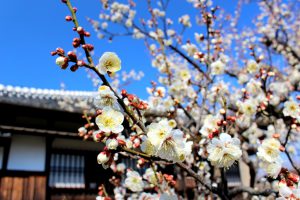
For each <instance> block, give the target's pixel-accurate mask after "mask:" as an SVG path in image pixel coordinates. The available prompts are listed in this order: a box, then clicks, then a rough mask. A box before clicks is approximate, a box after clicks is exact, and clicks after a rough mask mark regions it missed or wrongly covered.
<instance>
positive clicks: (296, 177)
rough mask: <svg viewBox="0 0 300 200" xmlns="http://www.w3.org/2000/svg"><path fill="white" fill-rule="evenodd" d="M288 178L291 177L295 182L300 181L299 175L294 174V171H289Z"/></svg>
mask: <svg viewBox="0 0 300 200" xmlns="http://www.w3.org/2000/svg"><path fill="white" fill-rule="evenodd" d="M288 179H290V180H291V181H293V182H294V183H298V182H299V176H298V175H297V174H294V173H289V174H288Z"/></svg>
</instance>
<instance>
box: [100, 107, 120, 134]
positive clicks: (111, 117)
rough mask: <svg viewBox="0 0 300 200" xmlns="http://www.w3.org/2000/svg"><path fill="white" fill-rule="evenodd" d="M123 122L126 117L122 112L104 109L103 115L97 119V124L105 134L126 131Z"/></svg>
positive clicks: (108, 108) (109, 108)
mask: <svg viewBox="0 0 300 200" xmlns="http://www.w3.org/2000/svg"><path fill="white" fill-rule="evenodd" d="M123 120H124V115H123V114H122V113H121V112H119V111H116V110H114V109H112V108H111V107H104V108H103V110H102V113H101V114H99V115H98V116H97V117H96V124H97V125H98V127H99V129H100V130H101V131H103V132H105V133H111V132H112V133H120V132H122V131H123V129H124V127H123V125H122V123H123Z"/></svg>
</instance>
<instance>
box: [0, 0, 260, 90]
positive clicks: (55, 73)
mask: <svg viewBox="0 0 300 200" xmlns="http://www.w3.org/2000/svg"><path fill="white" fill-rule="evenodd" d="M136 2H142V0H136ZM172 2H173V4H172V7H171V8H170V12H171V15H174V14H175V15H177V16H180V15H182V14H185V13H191V12H193V8H192V5H190V4H187V3H186V1H185V0H176V3H174V2H175V0H171V3H172ZM216 2H219V3H220V4H219V5H221V6H222V7H224V8H225V9H226V10H228V11H229V12H232V11H233V9H234V7H235V5H236V1H226V2H225V1H222V0H219V1H216ZM72 3H73V5H74V6H76V7H77V8H78V18H79V21H80V23H81V24H82V26H83V27H86V29H87V30H89V31H90V32H91V33H92V36H91V38H90V39H88V42H89V43H93V44H95V56H94V58H95V60H98V59H97V58H98V57H99V56H101V54H102V53H103V52H105V51H114V52H116V53H117V54H118V55H119V56H120V58H121V59H122V67H123V69H124V70H126V71H129V70H130V69H132V68H134V69H136V70H137V71H139V70H143V71H144V72H145V77H144V78H143V79H142V81H140V82H139V83H138V84H137V85H131V86H128V89H129V91H130V92H135V93H137V94H140V95H141V96H144V95H145V87H146V86H149V85H150V84H149V82H150V81H151V80H155V79H156V78H155V77H156V75H157V72H156V71H155V69H154V68H152V67H151V65H150V56H149V54H148V52H147V50H146V49H145V47H144V43H143V41H142V40H133V39H131V38H117V39H115V40H114V42H113V43H108V42H107V41H105V40H99V39H97V37H96V34H95V33H94V32H93V30H92V28H91V26H90V25H89V24H88V23H87V21H86V20H85V17H86V16H88V17H91V18H94V19H98V14H99V12H100V7H101V5H100V0H85V1H84V0H73V1H72ZM138 12H139V14H141V11H138ZM256 13H257V8H256V7H255V4H251V5H250V7H247V9H244V11H243V17H242V20H241V25H243V24H244V25H249V20H250V18H249V16H251V18H252V17H253V16H255V14H256ZM67 14H69V11H68V9H67V7H66V6H64V5H63V4H62V3H61V2H60V0H43V1H41V0H26V1H24V0H14V1H2V2H1V7H0V26H1V29H0V30H1V31H0V38H1V45H0V55H1V67H0V84H4V85H13V86H27V87H36V88H53V89H59V88H60V83H62V82H64V83H65V84H66V87H67V89H70V90H93V89H94V88H93V86H92V83H91V81H90V80H89V79H88V78H87V76H86V72H85V71H84V70H79V71H77V72H76V73H72V72H70V71H69V70H65V71H63V70H61V69H60V68H59V67H58V66H56V65H55V58H54V57H51V56H50V51H52V50H54V49H55V48H56V47H63V48H64V49H65V50H66V51H68V50H71V49H72V46H71V42H72V38H73V37H74V36H75V33H73V32H72V30H71V29H72V25H71V23H68V22H66V21H65V20H64V18H65V16H66V15H67ZM175 23H176V22H175ZM193 30H195V29H193Z"/></svg>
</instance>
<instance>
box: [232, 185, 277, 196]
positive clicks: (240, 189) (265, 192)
mask: <svg viewBox="0 0 300 200" xmlns="http://www.w3.org/2000/svg"><path fill="white" fill-rule="evenodd" d="M243 192H246V193H248V194H250V195H260V196H269V195H271V194H274V195H276V196H277V192H275V191H274V190H271V189H267V190H263V191H259V190H255V189H253V188H250V187H238V188H234V189H232V190H231V191H230V192H229V198H233V197H235V196H237V195H239V194H241V193H243Z"/></svg>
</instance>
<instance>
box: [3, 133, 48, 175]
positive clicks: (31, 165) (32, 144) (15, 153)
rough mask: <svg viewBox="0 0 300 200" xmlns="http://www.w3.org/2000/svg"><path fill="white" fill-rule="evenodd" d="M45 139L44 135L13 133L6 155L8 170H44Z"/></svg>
mask: <svg viewBox="0 0 300 200" xmlns="http://www.w3.org/2000/svg"><path fill="white" fill-rule="evenodd" d="M45 159H46V140H45V138H44V137H38V136H28V135H13V136H12V142H11V146H10V150H9V155H8V163H7V168H8V169H9V170H22V171H44V170H45Z"/></svg>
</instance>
